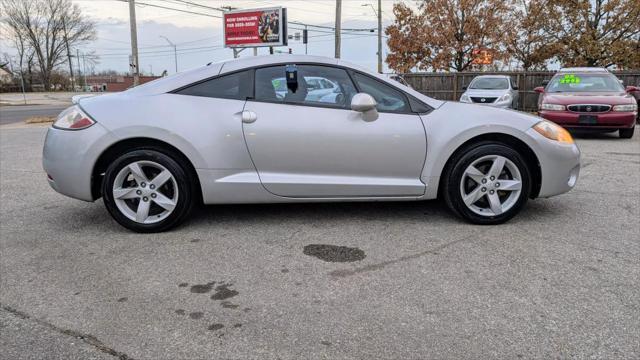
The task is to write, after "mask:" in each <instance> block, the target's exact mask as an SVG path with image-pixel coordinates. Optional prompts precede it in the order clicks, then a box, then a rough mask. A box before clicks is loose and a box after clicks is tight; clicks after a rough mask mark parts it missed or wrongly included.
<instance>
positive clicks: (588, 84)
mask: <svg viewBox="0 0 640 360" xmlns="http://www.w3.org/2000/svg"><path fill="white" fill-rule="evenodd" d="M601 91H615V92H621V91H624V88H623V87H622V85H621V84H620V82H619V81H618V78H616V77H615V76H613V75H611V74H559V75H556V76H554V77H553V79H551V81H550V82H549V85H547V92H601Z"/></svg>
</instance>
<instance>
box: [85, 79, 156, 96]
mask: <svg viewBox="0 0 640 360" xmlns="http://www.w3.org/2000/svg"><path fill="white" fill-rule="evenodd" d="M159 78H160V76H142V75H141V76H140V84H144V83H147V82H149V81H153V80H155V79H159ZM86 82H87V85H86V88H85V90H86V91H96V92H105V91H106V92H117V91H124V90H127V89H128V88H130V87H132V86H133V76H129V75H106V76H101V75H100V76H87V79H86Z"/></svg>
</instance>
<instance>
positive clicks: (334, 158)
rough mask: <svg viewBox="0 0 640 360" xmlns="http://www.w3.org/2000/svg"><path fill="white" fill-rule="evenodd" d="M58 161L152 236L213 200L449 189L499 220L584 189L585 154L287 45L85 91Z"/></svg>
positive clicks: (60, 131) (345, 197)
mask: <svg viewBox="0 0 640 360" xmlns="http://www.w3.org/2000/svg"><path fill="white" fill-rule="evenodd" d="M322 84H325V85H326V86H325V85H322ZM328 89H329V90H328ZM43 165H44V169H45V171H46V173H47V177H48V181H49V184H50V185H51V187H53V189H55V190H56V191H58V192H60V193H62V194H64V195H67V196H70V197H73V198H76V199H80V200H85V201H95V200H96V199H98V198H100V197H102V198H103V200H104V204H105V206H106V207H107V209H108V211H109V212H110V213H111V215H112V216H113V218H114V219H115V220H116V221H117V222H118V223H120V224H121V225H123V226H125V227H127V228H129V229H131V230H134V231H138V232H157V231H164V230H167V229H170V228H172V227H174V226H176V225H178V224H180V223H181V222H182V221H184V220H185V219H186V218H188V216H189V213H190V212H191V211H192V209H193V208H194V206H195V205H196V204H200V203H204V204H230V203H275V202H320V201H325V202H330V201H400V200H407V201H409V200H411V201H418V200H428V199H436V198H441V199H443V200H444V201H445V202H446V204H447V205H448V207H449V208H450V209H451V211H452V212H453V213H454V214H456V215H458V216H459V217H461V218H463V219H465V220H467V221H469V222H471V223H475V224H498V223H502V222H504V221H507V220H509V219H510V218H512V217H513V216H514V215H516V214H517V213H518V212H519V211H520V210H521V209H522V207H523V206H524V205H525V203H526V202H527V200H528V199H534V198H538V197H542V198H546V197H550V196H554V195H558V194H562V193H564V192H567V191H569V190H570V189H571V188H573V186H574V185H575V184H576V180H577V178H578V173H579V170H580V151H579V150H578V147H577V146H576V145H575V144H574V142H573V139H572V138H571V135H570V134H569V133H568V132H567V131H566V130H564V129H563V128H561V127H559V126H557V125H556V124H554V123H552V122H549V121H545V120H543V119H541V118H539V117H536V116H532V115H529V114H525V113H520V112H515V111H510V110H504V109H496V108H490V107H486V106H479V105H473V104H462V103H456V102H443V101H439V100H435V99H432V98H429V97H427V96H424V95H422V94H421V93H419V92H417V91H415V90H413V89H411V88H409V87H406V86H404V85H402V84H400V83H398V82H396V81H393V80H389V79H388V78H386V77H384V76H382V75H378V74H375V73H371V72H369V71H367V70H365V69H363V68H360V67H358V66H356V65H352V64H350V63H347V62H345V61H342V60H338V59H332V58H324V57H312V56H297V55H277V56H275V55H274V56H263V57H247V58H242V59H238V60H232V61H224V62H219V63H211V64H208V65H207V66H203V67H201V68H197V69H194V70H190V71H186V72H183V73H179V74H176V75H174V76H169V77H166V78H163V79H159V80H156V81H153V82H151V83H147V84H144V85H142V86H138V87H135V88H132V89H130V90H127V91H124V92H122V93H114V94H109V95H101V96H96V97H88V98H82V99H80V100H79V101H78V102H77V104H75V105H74V106H72V107H70V108H68V109H66V110H65V111H63V112H62V113H61V114H60V115H59V117H58V119H57V120H56V121H55V123H54V124H53V126H52V127H51V128H50V129H49V131H48V133H47V137H46V140H45V144H44V156H43Z"/></svg>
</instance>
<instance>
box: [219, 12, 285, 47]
mask: <svg viewBox="0 0 640 360" xmlns="http://www.w3.org/2000/svg"><path fill="white" fill-rule="evenodd" d="M286 10H287V9H283V8H281V7H275V8H263V9H250V10H234V11H227V12H225V13H224V15H223V28H224V46H225V47H259V46H284V45H287V11H286Z"/></svg>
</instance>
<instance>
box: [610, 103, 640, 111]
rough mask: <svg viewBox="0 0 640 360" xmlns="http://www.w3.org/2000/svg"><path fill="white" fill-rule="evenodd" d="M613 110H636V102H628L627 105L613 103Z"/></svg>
mask: <svg viewBox="0 0 640 360" xmlns="http://www.w3.org/2000/svg"><path fill="white" fill-rule="evenodd" d="M613 111H628V112H632V111H638V105H636V104H628V105H615V106H614V107H613Z"/></svg>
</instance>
